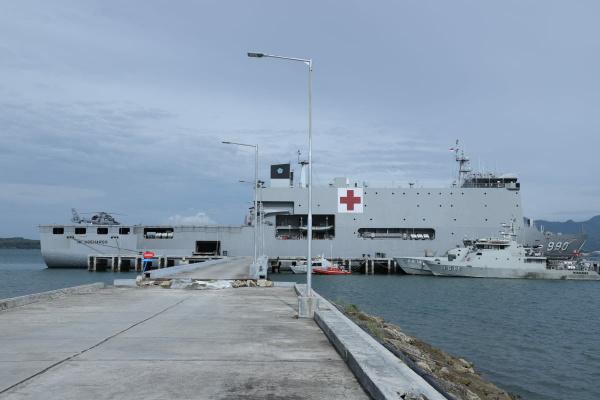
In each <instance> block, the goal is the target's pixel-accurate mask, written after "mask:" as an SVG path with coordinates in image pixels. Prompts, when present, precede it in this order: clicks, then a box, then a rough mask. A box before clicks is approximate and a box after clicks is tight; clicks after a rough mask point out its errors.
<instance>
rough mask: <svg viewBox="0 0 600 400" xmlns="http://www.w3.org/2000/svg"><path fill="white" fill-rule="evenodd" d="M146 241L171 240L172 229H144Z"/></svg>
mask: <svg viewBox="0 0 600 400" xmlns="http://www.w3.org/2000/svg"><path fill="white" fill-rule="evenodd" d="M144 237H145V238H146V239H173V228H163V227H156V228H144Z"/></svg>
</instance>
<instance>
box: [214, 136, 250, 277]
mask: <svg viewBox="0 0 600 400" xmlns="http://www.w3.org/2000/svg"><path fill="white" fill-rule="evenodd" d="M221 143H223V144H232V145H235V146H244V147H253V148H254V265H256V261H257V259H258V247H257V246H258V235H257V234H256V229H258V211H257V209H258V192H257V190H258V188H257V187H258V144H246V143H237V142H225V141H224V142H221Z"/></svg>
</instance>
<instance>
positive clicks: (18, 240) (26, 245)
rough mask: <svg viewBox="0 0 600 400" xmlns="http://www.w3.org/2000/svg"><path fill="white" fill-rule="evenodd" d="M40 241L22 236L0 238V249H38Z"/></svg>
mask: <svg viewBox="0 0 600 400" xmlns="http://www.w3.org/2000/svg"><path fill="white" fill-rule="evenodd" d="M39 248H40V241H39V240H32V239H25V238H22V237H12V238H0V249H39Z"/></svg>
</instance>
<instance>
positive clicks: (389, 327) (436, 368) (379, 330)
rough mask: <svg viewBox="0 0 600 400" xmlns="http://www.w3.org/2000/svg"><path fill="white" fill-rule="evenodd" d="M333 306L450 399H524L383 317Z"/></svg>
mask: <svg viewBox="0 0 600 400" xmlns="http://www.w3.org/2000/svg"><path fill="white" fill-rule="evenodd" d="M333 304H335V306H336V307H337V308H338V309H339V310H340V311H341V312H342V313H343V314H344V315H346V316H347V317H348V318H350V319H351V320H352V322H354V323H355V324H356V325H357V326H359V327H360V328H361V329H363V330H364V331H365V332H366V333H368V334H369V335H371V336H372V337H373V338H374V339H375V340H377V341H378V342H379V343H380V344H381V345H383V346H384V347H385V348H387V349H388V350H389V351H391V352H392V353H393V354H394V355H395V356H396V357H398V358H399V359H400V360H402V361H403V362H404V363H406V364H407V365H408V366H409V367H410V368H411V369H413V370H414V371H415V372H416V373H417V374H419V375H420V376H421V377H423V378H424V379H425V380H426V381H428V382H429V383H430V384H431V385H432V386H434V387H435V388H436V389H439V390H440V391H442V392H443V393H445V394H447V395H450V396H451V397H450V398H456V399H467V400H518V399H521V397H520V396H519V395H516V394H513V393H509V392H507V391H506V390H503V389H501V388H499V387H498V386H496V385H495V384H494V383H492V382H490V381H487V380H485V379H484V378H482V377H481V376H480V375H479V374H478V373H477V371H476V370H475V368H474V365H473V363H472V362H469V361H467V360H465V359H463V358H460V357H455V356H453V355H450V354H448V353H446V352H445V351H443V350H441V349H438V348H436V347H434V346H432V345H430V344H428V343H426V342H424V341H422V340H420V339H418V338H416V337H414V336H411V335H408V334H406V333H404V332H403V331H402V329H401V328H400V327H399V326H397V325H394V324H391V323H389V322H386V321H385V320H384V319H383V318H381V317H377V316H373V315H370V314H367V313H364V312H363V311H361V310H359V309H358V307H357V306H355V305H353V304H349V305H348V304H344V305H342V304H338V303H333Z"/></svg>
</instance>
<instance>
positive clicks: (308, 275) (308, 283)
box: [248, 53, 312, 314]
mask: <svg viewBox="0 0 600 400" xmlns="http://www.w3.org/2000/svg"><path fill="white" fill-rule="evenodd" d="M248 57H253V58H277V59H280V60H287V61H299V62H302V63H304V64H306V66H308V221H307V236H308V237H307V241H308V243H307V247H308V249H307V252H308V254H307V257H306V267H307V268H306V296H307V297H312V281H311V279H312V275H311V274H312V59H306V58H294V57H283V56H277V55H274V54H265V53H248ZM309 314H312V311H310V312H309Z"/></svg>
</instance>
